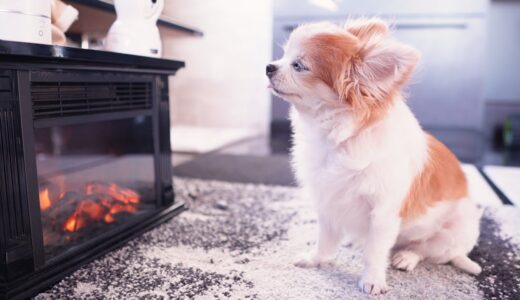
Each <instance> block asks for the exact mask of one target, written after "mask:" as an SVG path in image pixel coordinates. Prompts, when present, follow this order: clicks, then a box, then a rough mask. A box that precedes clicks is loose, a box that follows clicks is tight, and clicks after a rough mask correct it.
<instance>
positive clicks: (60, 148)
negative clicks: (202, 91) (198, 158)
mask: <svg viewBox="0 0 520 300" xmlns="http://www.w3.org/2000/svg"><path fill="white" fill-rule="evenodd" d="M152 132H153V130H152V119H151V117H148V116H139V117H135V118H129V119H122V120H114V121H103V122H97V123H88V124H81V125H66V126H54V127H46V128H36V129H35V142H36V143H35V145H36V162H37V171H38V185H39V198H40V211H41V216H42V228H43V240H44V249H45V257H46V259H50V258H53V257H55V256H56V255H58V254H61V253H64V252H65V251H67V250H69V249H73V248H74V247H75V246H78V245H80V244H82V243H84V242H87V241H89V240H92V239H94V238H96V237H99V236H100V235H101V234H103V233H107V232H108V231H110V230H113V229H117V228H118V227H120V226H122V225H124V224H129V223H131V222H132V221H134V220H136V219H138V218H139V217H140V216H143V215H145V214H146V213H147V212H149V211H152V210H154V209H155V208H156V203H157V202H156V201H157V200H156V199H157V198H156V187H155V182H156V181H155V173H154V170H155V168H154V146H153V136H152V134H151V133H152Z"/></svg>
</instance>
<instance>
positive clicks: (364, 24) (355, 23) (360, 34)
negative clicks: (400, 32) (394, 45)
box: [345, 18, 390, 40]
mask: <svg viewBox="0 0 520 300" xmlns="http://www.w3.org/2000/svg"><path fill="white" fill-rule="evenodd" d="M345 29H346V30H347V31H348V32H350V33H352V34H353V35H354V36H356V37H357V38H358V39H360V40H366V39H369V38H370V37H372V36H374V35H377V34H379V35H383V36H387V35H388V34H389V33H390V29H389V28H388V24H387V23H386V22H385V21H383V20H381V19H378V18H371V19H365V18H360V19H355V20H350V21H347V23H346V24H345Z"/></svg>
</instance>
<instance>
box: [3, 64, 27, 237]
mask: <svg viewBox="0 0 520 300" xmlns="http://www.w3.org/2000/svg"><path fill="white" fill-rule="evenodd" d="M11 83H12V82H11V78H10V74H9V73H8V72H1V73H0V220H1V221H0V228H1V229H0V235H3V236H4V237H6V239H7V240H8V241H9V242H10V243H16V242H17V241H20V240H23V239H25V237H26V227H25V224H26V220H25V214H26V206H25V204H26V201H25V200H24V199H25V198H26V196H25V195H26V194H25V192H24V191H23V189H22V187H23V186H25V177H24V175H23V174H24V173H23V152H22V145H21V133H20V119H19V115H18V109H17V108H18V102H16V101H14V98H13V97H12V92H13V88H12V84H11Z"/></svg>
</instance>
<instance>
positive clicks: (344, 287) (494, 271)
mask: <svg viewBox="0 0 520 300" xmlns="http://www.w3.org/2000/svg"><path fill="white" fill-rule="evenodd" d="M175 188H176V193H177V196H178V199H181V200H182V201H186V202H188V203H189V204H190V206H191V208H190V210H189V211H187V212H185V213H182V214H181V215H180V216H178V217H176V218H174V219H172V220H171V221H169V222H168V223H165V224H163V225H161V226H159V227H157V228H155V229H154V230H151V231H149V232H148V233H146V234H144V235H142V236H141V237H139V238H136V239H134V240H132V241H130V242H129V243H128V244H127V245H126V246H124V247H122V248H121V249H119V250H117V251H114V252H112V253H110V254H108V255H105V256H104V257H102V258H100V259H98V260H96V261H94V262H92V263H90V264H88V265H86V266H84V267H82V268H81V269H79V270H78V271H76V272H75V273H73V274H72V275H70V276H68V277H67V278H65V279H64V280H62V281H61V282H59V283H58V284H57V285H55V286H54V287H52V288H51V289H49V290H48V291H45V292H43V293H41V294H39V295H38V296H36V299H365V298H368V297H367V296H365V295H364V294H362V293H361V292H359V291H358V289H357V285H356V281H357V274H359V272H360V269H361V260H360V253H359V252H357V251H356V250H355V249H351V248H349V247H348V246H344V247H343V248H342V249H341V253H340V254H339V255H338V260H337V263H336V264H335V265H334V266H331V267H327V268H323V269H299V268H296V267H293V265H292V261H293V258H294V256H295V255H296V254H299V253H300V252H302V251H307V250H310V249H312V247H313V246H314V245H313V244H314V236H315V234H316V220H315V215H314V212H313V210H312V209H311V207H310V204H309V203H306V202H304V201H301V200H299V197H298V196H297V189H296V188H293V187H281V186H265V185H256V184H243V183H229V182H219V181H204V180H197V179H180V178H176V179H175ZM481 226H482V231H483V235H482V236H481V239H480V241H479V244H478V246H477V248H476V249H475V251H474V252H473V253H472V254H471V256H472V258H473V259H475V260H476V261H478V262H479V263H480V264H481V265H482V266H483V268H484V271H483V273H482V274H481V275H479V276H478V277H472V276H469V275H466V274H464V273H461V272H459V271H457V270H455V269H454V268H452V267H451V266H437V265H430V264H421V265H420V266H419V267H417V269H416V270H414V271H412V272H410V273H405V272H401V271H396V270H390V271H389V284H390V286H391V290H390V291H389V292H388V293H387V294H386V295H384V296H380V297H378V298H377V299H519V295H520V289H519V286H520V252H519V251H520V210H519V209H517V208H514V207H511V206H504V207H501V208H489V209H486V211H485V214H484V218H483V221H482V225H481Z"/></svg>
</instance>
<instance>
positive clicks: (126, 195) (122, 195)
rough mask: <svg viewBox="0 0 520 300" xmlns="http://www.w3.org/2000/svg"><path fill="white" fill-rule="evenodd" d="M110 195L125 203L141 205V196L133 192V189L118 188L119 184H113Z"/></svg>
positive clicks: (109, 191)
mask: <svg viewBox="0 0 520 300" xmlns="http://www.w3.org/2000/svg"><path fill="white" fill-rule="evenodd" d="M108 194H109V195H110V196H111V197H112V198H114V199H116V200H118V201H121V202H124V203H139V200H140V199H139V194H137V193H136V192H134V191H132V190H131V189H127V188H123V187H119V186H117V184H115V183H112V184H111V185H110V188H109V190H108Z"/></svg>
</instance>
